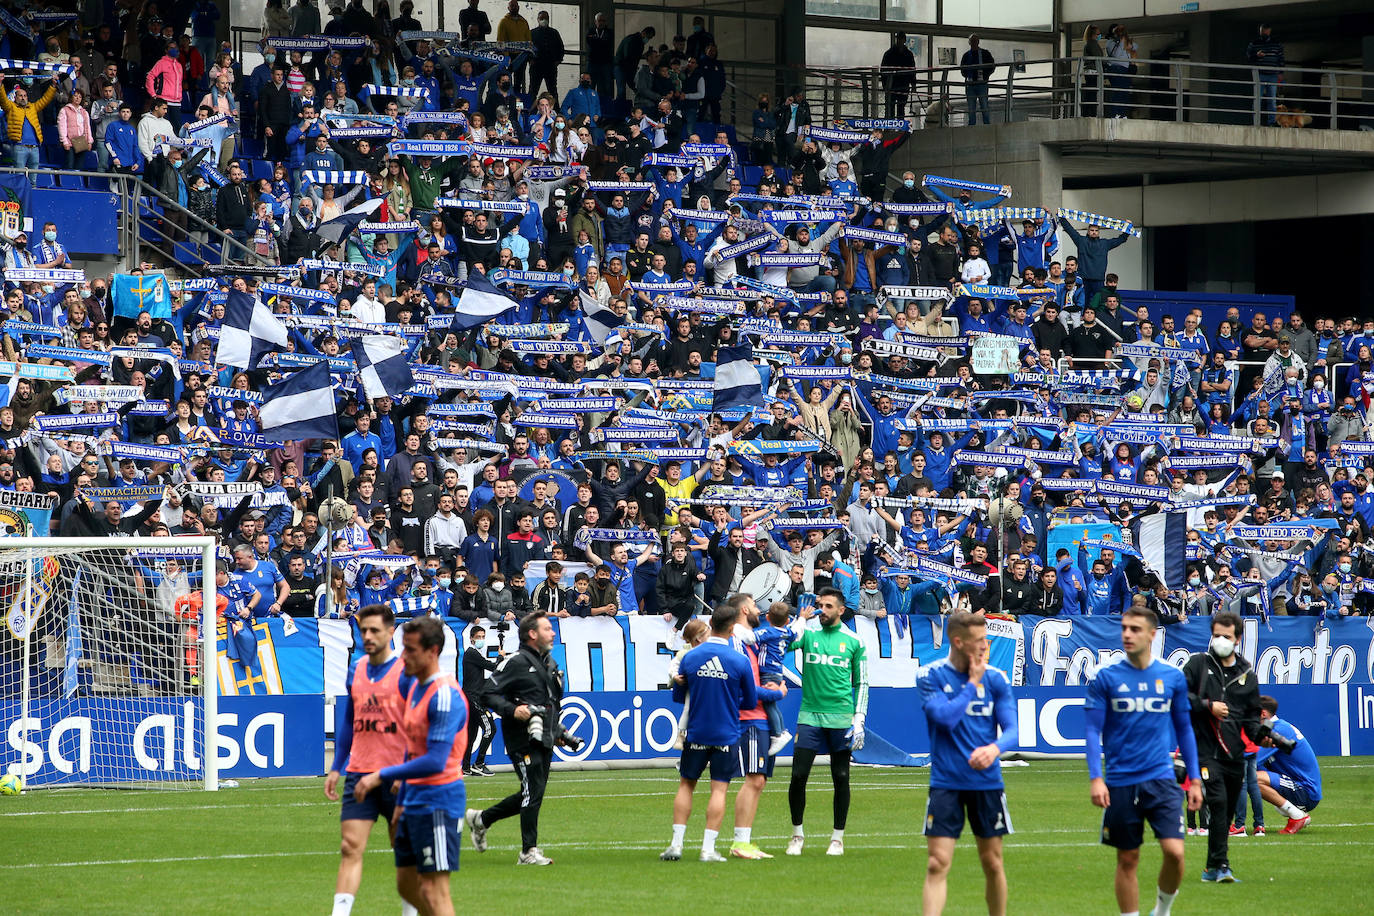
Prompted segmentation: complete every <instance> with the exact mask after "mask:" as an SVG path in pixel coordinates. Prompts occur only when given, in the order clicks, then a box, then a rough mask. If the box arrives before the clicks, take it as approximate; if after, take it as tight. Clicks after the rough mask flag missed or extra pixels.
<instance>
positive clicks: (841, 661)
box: [806, 652, 849, 668]
mask: <svg viewBox="0 0 1374 916" xmlns="http://www.w3.org/2000/svg"><path fill="white" fill-rule="evenodd" d="M806 664H808V665H825V666H827V667H830V668H848V667H849V656H847V655H826V654H825V653H824V652H808V653H806Z"/></svg>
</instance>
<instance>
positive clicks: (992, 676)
mask: <svg viewBox="0 0 1374 916" xmlns="http://www.w3.org/2000/svg"><path fill="white" fill-rule="evenodd" d="M920 687H921V706H922V708H923V709H924V711H925V714H926V727H927V729H929V731H930V786H931V788H933V789H1000V788H1002V763H1001V761H997V760H995V761H993V764H992V766H990V767H988V768H987V769H985V770H975V769H974V768H973V767H971V766H969V762H968V759H969V756H970V755H971V754H972V753H973V752H974V750H976V749H977V748H980V747H983V746H984V745H987V744H996V745H997V746H998V748H999V749H1000V750H1003V751H1005V750H1007V749H1008V748H1010V747H1012V746H1014V745H1015V744H1016V742H1017V734H1016V727H1017V726H1016V698H1015V697H1014V696H1012V692H1011V681H1010V680H1009V679H1008V678H1007V675H1006V674H1005V673H1004V672H1003V671H1002V670H1001V669H998V668H993V667H991V666H989V667H988V669H987V671H986V672H985V673H984V674H983V683H982V684H981V685H980V686H978V687H974V685H972V684H970V683H969V682H968V672H966V671H960V670H959V669H957V668H955V667H954V666H953V665H952V664H950V662H949V659H947V658H946V659H942V660H940V661H938V662H935V663H934V664H932V665H930V666H929V667H928V668H926V669H925V671H923V672H922V673H921V677H920ZM999 727H1000V729H1001V732H1002V734H1001V736H1000V737H999V736H998V734H997V732H998V729H999Z"/></svg>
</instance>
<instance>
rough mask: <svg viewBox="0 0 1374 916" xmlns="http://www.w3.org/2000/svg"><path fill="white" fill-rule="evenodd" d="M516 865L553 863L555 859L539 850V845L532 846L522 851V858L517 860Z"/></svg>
mask: <svg viewBox="0 0 1374 916" xmlns="http://www.w3.org/2000/svg"><path fill="white" fill-rule="evenodd" d="M515 864H516V865H552V864H553V859H550V858H549V857H548V856H546V855H544V854H543V853H542V852H540V851H539V847H538V846H531V847H530V848H529V849H527V850H525V851H524V852H522V853H520V858H518V859H516V860H515Z"/></svg>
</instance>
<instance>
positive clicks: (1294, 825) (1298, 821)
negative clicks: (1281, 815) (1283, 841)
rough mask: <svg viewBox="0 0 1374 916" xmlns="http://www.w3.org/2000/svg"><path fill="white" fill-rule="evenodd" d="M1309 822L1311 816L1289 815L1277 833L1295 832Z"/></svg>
mask: <svg viewBox="0 0 1374 916" xmlns="http://www.w3.org/2000/svg"><path fill="white" fill-rule="evenodd" d="M1310 823H1312V818H1310V817H1308V816H1307V815H1306V814H1304V815H1303V816H1302V817H1298V818H1293V817H1290V818H1289V819H1288V823H1287V824H1286V825H1285V826H1284V828H1283V829H1282V830H1280V831H1279V833H1285V834H1293V833H1297V832H1298V831H1299V830H1301V829H1303V828H1304V827H1306V826H1307V825H1308V824H1310Z"/></svg>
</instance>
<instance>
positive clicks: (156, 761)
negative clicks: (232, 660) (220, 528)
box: [0, 537, 218, 789]
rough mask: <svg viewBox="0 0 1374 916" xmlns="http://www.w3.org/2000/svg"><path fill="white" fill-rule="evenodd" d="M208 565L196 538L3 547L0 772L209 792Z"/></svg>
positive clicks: (212, 698)
mask: <svg viewBox="0 0 1374 916" xmlns="http://www.w3.org/2000/svg"><path fill="white" fill-rule="evenodd" d="M214 558H215V547H214V541H213V539H211V538H203V537H199V538H0V609H3V613H4V621H3V624H0V729H3V732H2V733H3V735H4V737H5V740H4V742H3V744H0V772H3V773H9V774H14V775H17V776H20V777H22V778H23V780H24V783H25V786H26V788H45V787H53V786H131V785H141V786H164V787H181V788H198V787H204V788H207V789H214V788H216V786H217V778H216V765H215V761H214V759H213V754H207V751H206V747H207V742H206V740H205V737H206V733H207V728H206V722H207V721H214V717H215V710H216V705H217V696H218V669H217V665H216V664H215V642H216V630H215V623H216V620H215V615H214V607H215V600H214V599H215V592H214V589H215V584H214ZM207 606H208V607H209V608H210V609H211V614H210V616H209V618H208V619H207V618H206V617H205V615H204V613H203V608H205V607H207ZM207 623H208V625H207ZM210 746H211V747H213V742H211V743H210Z"/></svg>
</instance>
